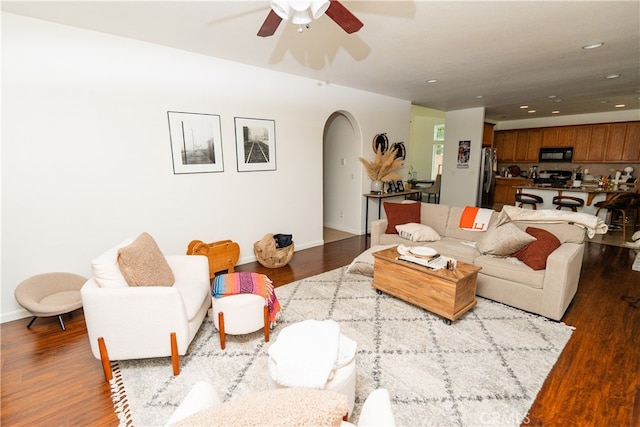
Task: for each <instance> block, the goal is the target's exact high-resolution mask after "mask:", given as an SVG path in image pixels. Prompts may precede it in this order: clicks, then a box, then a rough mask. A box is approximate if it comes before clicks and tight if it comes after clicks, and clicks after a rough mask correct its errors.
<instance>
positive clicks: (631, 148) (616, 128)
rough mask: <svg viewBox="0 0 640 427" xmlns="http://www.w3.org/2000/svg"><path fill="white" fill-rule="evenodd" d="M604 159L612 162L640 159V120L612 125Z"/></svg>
mask: <svg viewBox="0 0 640 427" xmlns="http://www.w3.org/2000/svg"><path fill="white" fill-rule="evenodd" d="M604 161H605V162H611V163H615V162H620V163H627V162H638V161H640V122H627V123H612V124H611V125H610V127H609V134H608V136H607V144H606V148H605V152H604Z"/></svg>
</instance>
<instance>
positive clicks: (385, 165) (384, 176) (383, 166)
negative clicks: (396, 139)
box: [360, 147, 404, 182]
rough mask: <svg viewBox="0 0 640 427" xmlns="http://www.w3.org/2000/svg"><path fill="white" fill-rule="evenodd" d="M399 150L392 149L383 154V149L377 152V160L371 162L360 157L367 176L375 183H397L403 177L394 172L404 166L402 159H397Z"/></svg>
mask: <svg viewBox="0 0 640 427" xmlns="http://www.w3.org/2000/svg"><path fill="white" fill-rule="evenodd" d="M397 152H398V150H397V148H396V147H392V148H391V149H390V150H387V151H385V152H382V149H380V148H379V149H378V150H376V158H375V159H374V160H373V161H369V160H367V159H365V158H363V157H360V161H361V162H362V164H363V165H364V167H365V168H366V169H367V175H369V178H371V179H372V180H374V181H382V182H389V181H397V180H400V179H402V177H401V176H400V175H399V174H397V173H396V172H394V171H395V170H396V169H398V168H399V167H400V166H402V165H404V160H403V159H402V157H397Z"/></svg>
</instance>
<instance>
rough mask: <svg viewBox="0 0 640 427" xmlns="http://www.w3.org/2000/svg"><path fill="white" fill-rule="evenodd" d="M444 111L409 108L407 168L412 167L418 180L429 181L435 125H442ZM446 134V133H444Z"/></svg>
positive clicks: (435, 142) (417, 107)
mask: <svg viewBox="0 0 640 427" xmlns="http://www.w3.org/2000/svg"><path fill="white" fill-rule="evenodd" d="M444 117H445V113H444V111H438V110H434V109H431V108H425V107H419V106H417V105H413V106H411V139H410V140H409V145H408V147H407V162H406V163H407V167H409V166H413V169H414V170H415V171H416V172H418V176H417V178H418V179H431V169H432V164H433V145H434V144H439V143H441V142H442V141H434V139H433V129H434V126H435V125H439V124H443V123H444ZM445 133H446V132H445Z"/></svg>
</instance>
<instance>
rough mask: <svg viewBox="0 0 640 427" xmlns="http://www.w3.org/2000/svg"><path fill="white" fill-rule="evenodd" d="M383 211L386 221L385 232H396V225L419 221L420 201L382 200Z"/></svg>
mask: <svg viewBox="0 0 640 427" xmlns="http://www.w3.org/2000/svg"><path fill="white" fill-rule="evenodd" d="M384 211H385V213H386V214H387V221H388V223H387V231H385V233H386V234H398V230H396V225H402V224H408V223H410V222H417V223H420V203H417V202H416V203H389V202H384Z"/></svg>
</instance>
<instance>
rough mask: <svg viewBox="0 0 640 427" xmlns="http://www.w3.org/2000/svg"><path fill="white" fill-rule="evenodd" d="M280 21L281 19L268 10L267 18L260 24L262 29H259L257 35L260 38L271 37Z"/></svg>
mask: <svg viewBox="0 0 640 427" xmlns="http://www.w3.org/2000/svg"><path fill="white" fill-rule="evenodd" d="M281 21H282V18H280V17H279V16H278V14H276V13H275V12H274V11H273V10H270V11H269V14H268V15H267V18H266V19H265V20H264V22H263V23H262V27H260V30H259V31H258V35H259V36H260V37H269V36H272V35H273V34H274V33H275V32H276V30H277V29H278V25H280V22H281Z"/></svg>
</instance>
